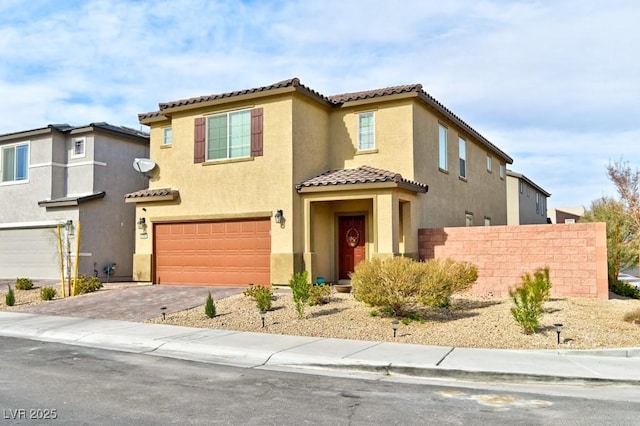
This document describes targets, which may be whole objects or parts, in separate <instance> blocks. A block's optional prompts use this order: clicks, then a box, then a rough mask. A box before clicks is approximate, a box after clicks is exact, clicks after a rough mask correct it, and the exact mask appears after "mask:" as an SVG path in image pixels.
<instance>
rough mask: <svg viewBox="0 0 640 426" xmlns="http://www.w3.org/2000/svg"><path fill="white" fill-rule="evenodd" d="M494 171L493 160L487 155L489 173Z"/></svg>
mask: <svg viewBox="0 0 640 426" xmlns="http://www.w3.org/2000/svg"><path fill="white" fill-rule="evenodd" d="M492 169H493V158H491V156H490V155H489V154H487V171H488V172H489V173H491V171H492Z"/></svg>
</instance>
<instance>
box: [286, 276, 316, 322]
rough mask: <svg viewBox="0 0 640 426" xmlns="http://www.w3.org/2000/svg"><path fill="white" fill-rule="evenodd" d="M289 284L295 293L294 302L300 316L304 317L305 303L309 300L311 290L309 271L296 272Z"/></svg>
mask: <svg viewBox="0 0 640 426" xmlns="http://www.w3.org/2000/svg"><path fill="white" fill-rule="evenodd" d="M289 286H290V287H291V293H292V294H293V303H295V305H296V311H297V312H298V318H302V316H303V315H304V305H305V304H306V303H307V301H308V300H309V293H310V291H311V290H310V289H311V283H310V282H309V274H308V272H307V271H302V272H299V273H297V274H295V275H294V276H293V277H292V278H291V279H290V280H289Z"/></svg>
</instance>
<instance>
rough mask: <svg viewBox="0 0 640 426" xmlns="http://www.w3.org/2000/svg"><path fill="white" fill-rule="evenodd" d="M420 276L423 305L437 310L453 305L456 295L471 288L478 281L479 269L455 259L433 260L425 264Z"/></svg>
mask: <svg viewBox="0 0 640 426" xmlns="http://www.w3.org/2000/svg"><path fill="white" fill-rule="evenodd" d="M423 265H424V266H423V267H424V269H425V271H424V272H423V273H422V274H420V277H421V278H422V281H421V283H420V293H421V294H420V299H421V300H422V303H424V304H426V305H429V306H433V307H436V308H446V307H448V306H450V305H451V296H452V295H453V294H454V293H457V292H460V291H463V290H467V289H469V288H471V286H472V285H473V283H474V282H475V281H476V280H477V279H478V268H477V267H476V266H475V265H473V264H471V263H468V262H458V261H455V260H453V259H432V260H429V261H428V262H424V264H423Z"/></svg>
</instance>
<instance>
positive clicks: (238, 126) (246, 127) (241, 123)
mask: <svg viewBox="0 0 640 426" xmlns="http://www.w3.org/2000/svg"><path fill="white" fill-rule="evenodd" d="M206 140H207V160H219V159H225V158H241V157H249V156H250V155H251V110H243V111H233V112H227V113H223V114H216V115H210V116H208V117H207V139H206Z"/></svg>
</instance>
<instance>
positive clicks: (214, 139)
mask: <svg viewBox="0 0 640 426" xmlns="http://www.w3.org/2000/svg"><path fill="white" fill-rule="evenodd" d="M139 120H140V122H141V123H142V124H145V125H148V126H150V129H151V130H150V134H151V148H150V153H151V154H150V155H151V159H152V160H153V161H155V163H156V164H157V167H155V168H154V169H153V170H152V171H151V172H150V174H151V179H150V184H149V188H148V189H147V190H142V191H137V192H134V193H131V194H128V195H127V196H126V197H125V201H127V202H129V203H135V204H136V207H137V208H136V212H137V220H138V221H141V222H144V223H145V228H144V229H142V230H139V233H138V238H137V239H136V253H135V255H134V279H137V280H141V281H152V282H154V283H157V284H207V285H225V284H226V285H229V284H240V285H242V284H244V285H246V284H248V283H255V284H269V283H272V284H285V283H287V282H288V280H289V279H290V277H291V275H292V274H293V273H294V272H298V271H301V270H303V269H306V270H308V271H309V272H310V276H311V277H312V279H313V280H316V279H317V278H318V277H323V278H324V280H325V281H327V282H330V281H331V282H336V281H339V280H348V279H349V274H350V273H351V272H352V271H353V267H354V265H355V264H356V263H357V262H359V261H361V260H364V259H371V258H374V257H383V258H385V257H391V256H399V255H401V256H411V257H415V258H417V257H418V229H419V228H424V227H440V226H465V225H488V224H491V225H494V224H495V225H504V224H506V223H507V210H506V204H507V202H506V181H505V178H506V177H505V176H506V164H510V163H512V159H511V158H510V157H509V156H508V155H507V154H505V153H504V152H503V151H501V150H500V149H499V148H498V147H496V146H495V145H493V144H492V143H491V142H489V141H488V140H487V139H485V138H484V137H483V136H482V135H480V134H479V133H478V132H477V131H475V130H474V129H472V128H471V127H470V126H469V125H467V124H466V123H465V122H464V121H462V120H461V119H460V118H459V117H457V116H456V115H455V114H453V113H452V112H451V111H449V110H448V109H447V108H445V107H444V106H443V105H442V104H440V103H439V102H438V101H436V100H435V99H433V98H432V97H431V96H430V95H429V94H427V93H426V92H425V91H424V90H423V89H422V86H421V85H419V84H415V85H407V86H398V87H389V88H385V89H379V90H371V91H366V92H357V93H346V94H341V95H337V96H324V95H322V94H320V93H318V92H316V91H314V90H312V89H310V88H308V87H306V86H304V85H303V84H301V83H300V81H299V80H298V79H295V78H294V79H291V80H286V81H282V82H279V83H275V84H273V85H270V86H264V87H258V88H253V89H247V90H240V91H237V92H231V93H221V94H215V95H209V96H202V97H197V98H192V99H184V100H178V101H173V102H167V103H161V104H160V108H159V110H158V111H154V112H150V113H143V114H140V115H139Z"/></svg>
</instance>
